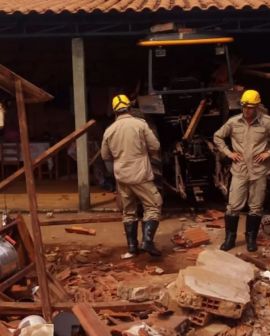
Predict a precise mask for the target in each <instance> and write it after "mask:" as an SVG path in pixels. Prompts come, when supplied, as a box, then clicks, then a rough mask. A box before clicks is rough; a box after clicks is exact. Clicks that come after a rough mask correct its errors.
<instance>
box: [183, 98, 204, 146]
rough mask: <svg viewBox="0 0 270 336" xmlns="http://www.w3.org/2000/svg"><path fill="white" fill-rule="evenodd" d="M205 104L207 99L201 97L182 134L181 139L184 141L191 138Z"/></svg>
mask: <svg viewBox="0 0 270 336" xmlns="http://www.w3.org/2000/svg"><path fill="white" fill-rule="evenodd" d="M206 106H207V99H202V100H201V101H200V104H199V106H198V107H197V109H196V111H195V113H194V114H193V116H192V119H191V121H190V123H189V125H188V128H187V130H186V132H185V134H184V136H183V138H182V139H183V140H185V141H190V140H191V138H192V137H193V134H194V132H195V130H196V127H197V125H198V123H199V121H200V119H201V116H202V114H203V112H204V111H205V109H206Z"/></svg>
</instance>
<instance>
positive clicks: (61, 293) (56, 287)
mask: <svg viewBox="0 0 270 336" xmlns="http://www.w3.org/2000/svg"><path fill="white" fill-rule="evenodd" d="M47 275H48V279H49V287H50V289H51V290H52V292H53V293H54V294H55V295H56V297H57V298H58V300H60V301H62V302H65V301H67V300H69V299H70V295H69V294H68V293H67V292H66V291H65V289H64V287H63V286H62V285H61V284H60V282H59V281H58V280H57V279H55V278H54V277H53V276H52V275H51V274H50V273H49V272H47Z"/></svg>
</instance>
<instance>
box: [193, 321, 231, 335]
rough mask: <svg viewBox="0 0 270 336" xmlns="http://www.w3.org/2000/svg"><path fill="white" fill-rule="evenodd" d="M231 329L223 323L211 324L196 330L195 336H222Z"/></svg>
mask: <svg viewBox="0 0 270 336" xmlns="http://www.w3.org/2000/svg"><path fill="white" fill-rule="evenodd" d="M230 329H231V328H230V327H229V326H227V325H226V324H223V323H211V324H209V325H208V326H206V327H203V328H199V329H197V330H196V336H221V335H222V336H223V335H227V334H226V332H227V331H229V330H230Z"/></svg>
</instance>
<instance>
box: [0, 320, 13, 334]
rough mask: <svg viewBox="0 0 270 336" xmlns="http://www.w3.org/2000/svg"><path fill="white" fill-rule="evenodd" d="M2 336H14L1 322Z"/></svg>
mask: <svg viewBox="0 0 270 336" xmlns="http://www.w3.org/2000/svg"><path fill="white" fill-rule="evenodd" d="M0 335H1V336H12V333H11V332H10V331H9V330H8V328H7V327H6V326H5V325H4V324H3V323H2V322H0Z"/></svg>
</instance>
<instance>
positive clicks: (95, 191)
mask: <svg viewBox="0 0 270 336" xmlns="http://www.w3.org/2000/svg"><path fill="white" fill-rule="evenodd" d="M36 189H37V199H38V207H39V210H40V211H41V212H43V213H41V214H40V215H39V218H40V221H42V220H48V218H47V217H46V212H48V211H51V212H53V219H65V218H67V219H68V218H87V217H89V216H91V213H78V212H77V208H78V193H77V181H76V179H75V180H74V179H72V180H69V181H67V180H59V181H55V180H38V181H37V184H36ZM176 197H177V196H176ZM115 198H116V195H115V194H114V193H113V192H108V191H105V190H102V189H100V188H98V187H91V202H92V206H93V208H94V209H96V210H98V211H103V210H108V209H114V210H117V206H116V202H115ZM174 201H175V202H176V200H174ZM176 204H177V205H178V203H176ZM179 205H181V200H179ZM209 206H210V205H209ZM5 207H7V208H8V210H11V211H13V212H16V211H17V212H20V211H27V210H28V209H29V207H28V198H27V194H26V190H25V185H24V181H23V180H19V181H16V183H14V184H12V185H11V186H9V187H8V188H7V189H6V190H4V192H2V193H1V194H0V209H5ZM61 210H63V211H64V213H63V212H62V213H61V212H60V213H58V212H59V211H61ZM219 210H220V209H219ZM183 217H185V218H186V221H184V222H182V221H180V220H179V218H183ZM24 218H25V219H26V222H27V224H28V226H29V228H30V227H31V225H30V217H29V215H27V214H25V215H24ZM183 225H184V226H187V227H188V226H198V225H202V226H204V224H197V223H195V222H194V221H193V217H192V214H191V213H184V212H178V213H176V211H174V210H173V209H172V208H171V209H170V212H169V214H167V213H165V214H163V220H162V221H161V224H160V227H159V230H158V232H157V235H156V243H157V245H158V247H159V248H161V250H162V251H163V256H162V257H161V258H152V257H150V256H148V255H147V254H140V255H139V256H138V257H136V263H138V264H140V265H142V266H144V265H145V264H155V265H158V266H160V267H162V268H164V270H165V271H166V272H167V273H170V272H178V270H179V269H180V268H183V267H185V266H187V265H189V264H192V263H194V259H192V258H191V257H190V256H189V257H188V256H187V255H186V254H184V253H181V252H174V250H173V247H174V245H173V243H172V242H171V237H172V235H173V234H175V233H177V232H178V231H180V229H181V228H182V226H183ZM82 226H83V227H85V228H95V229H96V236H84V235H78V234H71V233H66V232H65V225H55V226H47V227H42V237H43V242H44V244H45V246H63V248H66V249H68V248H75V247H76V248H81V249H87V248H89V247H93V246H96V245H98V244H102V245H103V246H106V247H107V248H108V249H109V251H110V253H108V255H107V256H104V258H105V259H107V260H111V261H114V262H117V261H121V258H120V256H121V254H123V253H124V252H126V239H125V235H124V231H123V226H122V223H121V222H113V223H93V224H82ZM208 232H209V235H210V237H211V244H210V245H208V246H205V248H209V249H214V248H218V247H219V245H220V243H221V242H222V240H223V238H224V229H208ZM243 232H244V219H243V218H242V219H241V222H240V228H239V235H238V241H237V247H236V248H235V249H233V250H232V253H235V252H238V251H239V250H240V251H242V250H243V251H246V250H245V244H244V234H243ZM139 235H141V230H139Z"/></svg>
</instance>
